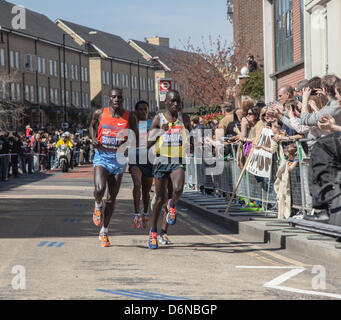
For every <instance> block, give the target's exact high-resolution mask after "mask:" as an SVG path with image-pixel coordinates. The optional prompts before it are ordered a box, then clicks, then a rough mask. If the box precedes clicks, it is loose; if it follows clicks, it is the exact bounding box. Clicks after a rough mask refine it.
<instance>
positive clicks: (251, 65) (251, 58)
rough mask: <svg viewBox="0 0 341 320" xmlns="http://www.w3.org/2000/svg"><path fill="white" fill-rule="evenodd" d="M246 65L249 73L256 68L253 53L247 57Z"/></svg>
mask: <svg viewBox="0 0 341 320" xmlns="http://www.w3.org/2000/svg"><path fill="white" fill-rule="evenodd" d="M247 67H248V69H249V72H250V73H251V72H254V71H256V70H258V65H257V62H256V61H255V58H254V56H253V55H249V56H248V57H247Z"/></svg>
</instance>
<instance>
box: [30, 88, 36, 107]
mask: <svg viewBox="0 0 341 320" xmlns="http://www.w3.org/2000/svg"><path fill="white" fill-rule="evenodd" d="M30 90H31V102H32V103H34V102H35V96H34V86H31V87H30Z"/></svg>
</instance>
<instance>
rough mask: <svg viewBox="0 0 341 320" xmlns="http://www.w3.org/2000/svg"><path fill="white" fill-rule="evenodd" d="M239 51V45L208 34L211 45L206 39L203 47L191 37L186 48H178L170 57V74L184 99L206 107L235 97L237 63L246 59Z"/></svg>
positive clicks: (214, 105)
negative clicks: (191, 40)
mask: <svg viewBox="0 0 341 320" xmlns="http://www.w3.org/2000/svg"><path fill="white" fill-rule="evenodd" d="M243 50H244V48H243ZM240 51H241V49H240V46H237V45H236V44H233V45H230V46H228V45H227V43H226V41H223V40H222V39H221V37H218V39H217V40H215V41H213V40H212V38H211V37H209V45H208V46H206V45H205V43H204V41H203V47H202V48H200V47H195V46H194V45H192V44H191V43H190V40H188V42H187V44H185V45H184V51H180V50H176V52H175V54H173V56H172V57H171V60H172V71H171V77H172V79H173V81H174V82H176V83H178V84H179V86H180V88H181V94H182V95H183V97H184V99H186V100H189V101H195V102H196V104H197V105H200V106H205V107H216V106H217V105H219V104H222V103H224V102H226V101H227V100H228V99H233V98H234V88H235V86H236V79H237V71H238V67H237V66H239V65H240V64H241V63H242V62H241V60H243V61H244V62H245V57H244V56H241V55H240V54H239V52H240ZM244 64H245V63H244Z"/></svg>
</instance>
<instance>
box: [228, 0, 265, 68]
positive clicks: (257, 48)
mask: <svg viewBox="0 0 341 320" xmlns="http://www.w3.org/2000/svg"><path fill="white" fill-rule="evenodd" d="M233 31H234V41H235V43H237V44H241V46H242V50H241V52H240V54H241V61H240V63H241V66H243V65H245V64H246V61H247V59H246V56H247V55H248V54H249V53H251V54H253V55H254V56H255V59H256V61H257V62H258V64H259V65H263V63H264V49H263V0H234V14H233ZM243 60H245V61H243Z"/></svg>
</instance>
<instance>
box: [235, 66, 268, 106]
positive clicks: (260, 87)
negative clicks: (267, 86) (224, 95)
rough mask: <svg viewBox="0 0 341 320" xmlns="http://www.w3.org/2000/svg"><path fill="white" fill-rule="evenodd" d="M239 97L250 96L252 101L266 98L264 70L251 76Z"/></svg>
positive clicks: (245, 82) (252, 73)
mask: <svg viewBox="0 0 341 320" xmlns="http://www.w3.org/2000/svg"><path fill="white" fill-rule="evenodd" d="M239 95H241V96H249V97H250V98H252V99H256V100H259V99H263V98H264V72H263V70H256V71H254V72H251V73H250V74H249V78H247V79H246V80H245V81H244V82H243V84H242V86H241V89H240V92H239Z"/></svg>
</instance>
